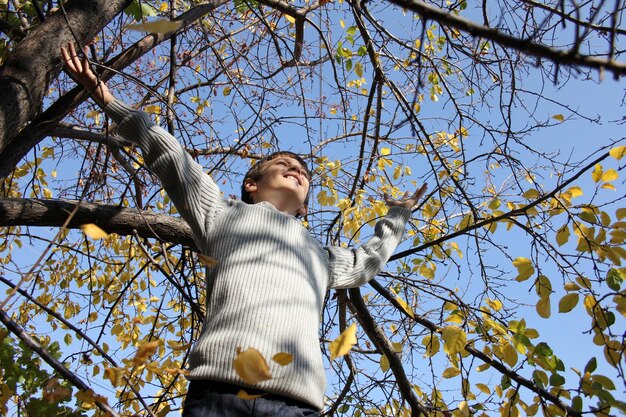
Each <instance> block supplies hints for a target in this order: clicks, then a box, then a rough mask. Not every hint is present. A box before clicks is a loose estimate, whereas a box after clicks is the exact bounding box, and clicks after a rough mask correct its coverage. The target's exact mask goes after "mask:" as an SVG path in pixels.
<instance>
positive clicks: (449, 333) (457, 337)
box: [441, 326, 467, 355]
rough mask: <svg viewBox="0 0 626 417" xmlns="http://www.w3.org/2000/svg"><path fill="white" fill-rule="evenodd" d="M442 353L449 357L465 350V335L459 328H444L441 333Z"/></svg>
mask: <svg viewBox="0 0 626 417" xmlns="http://www.w3.org/2000/svg"><path fill="white" fill-rule="evenodd" d="M441 338H442V339H443V351H444V352H446V353H447V354H449V355H453V354H455V353H459V352H461V351H462V350H463V348H465V345H466V343H467V335H466V334H465V332H464V331H463V329H461V328H460V327H456V326H446V327H444V328H443V330H442V331H441Z"/></svg>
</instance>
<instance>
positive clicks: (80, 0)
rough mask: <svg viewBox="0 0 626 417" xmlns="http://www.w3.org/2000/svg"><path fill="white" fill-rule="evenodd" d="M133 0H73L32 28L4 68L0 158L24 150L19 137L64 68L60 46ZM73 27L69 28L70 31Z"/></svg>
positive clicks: (90, 32) (84, 38)
mask: <svg viewBox="0 0 626 417" xmlns="http://www.w3.org/2000/svg"><path fill="white" fill-rule="evenodd" d="M129 3H130V0H70V1H68V2H67V3H65V6H64V8H65V11H66V13H65V14H64V13H63V11H62V10H59V11H57V12H56V13H54V14H52V15H50V16H49V17H48V18H47V19H46V20H45V21H44V22H43V23H41V24H40V25H38V26H36V27H34V28H33V29H31V30H30V31H29V32H28V34H27V36H26V37H25V38H24V39H23V40H22V41H21V42H20V43H19V44H18V45H16V46H15V48H14V50H13V52H12V54H11V55H10V56H9V58H8V59H7V61H6V62H5V64H4V65H3V66H2V69H0V160H3V159H4V158H5V156H6V153H7V152H11V153H15V152H17V151H21V152H20V153H25V152H27V151H28V149H29V148H26V149H20V144H14V143H13V140H14V138H15V136H16V135H17V134H18V133H19V132H20V131H21V129H22V128H23V127H24V126H25V125H26V124H27V123H28V122H29V121H30V120H32V119H33V118H34V117H35V116H36V115H37V114H38V113H39V111H40V110H41V104H42V102H43V97H44V94H45V92H46V89H47V88H48V85H49V84H50V82H51V81H52V80H53V79H54V78H56V77H57V75H58V74H59V72H60V71H61V68H62V65H61V56H60V50H61V46H63V45H66V44H67V43H68V42H69V41H74V38H73V35H72V31H73V33H74V34H76V36H77V37H78V41H79V42H80V43H81V44H84V43H86V42H88V41H89V40H91V39H93V37H94V36H95V35H96V34H97V33H98V32H100V31H101V30H102V28H104V27H105V26H106V25H107V24H108V23H109V22H110V21H111V20H112V19H113V18H114V17H115V16H116V15H117V14H119V13H120V12H121V11H122V10H124V8H125V7H126V6H127V5H128V4H129ZM70 29H71V30H70Z"/></svg>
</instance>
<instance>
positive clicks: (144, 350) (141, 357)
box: [133, 340, 159, 364]
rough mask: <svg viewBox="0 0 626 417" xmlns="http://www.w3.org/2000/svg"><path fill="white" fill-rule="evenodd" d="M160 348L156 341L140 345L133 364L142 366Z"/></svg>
mask: <svg viewBox="0 0 626 417" xmlns="http://www.w3.org/2000/svg"><path fill="white" fill-rule="evenodd" d="M158 348H159V342H158V341H157V340H154V341H152V342H146V343H143V344H141V345H139V348H138V349H137V353H136V354H135V358H134V359H133V362H134V363H136V364H142V363H144V362H145V361H147V360H148V358H149V357H150V356H152V355H154V354H155V353H156V351H157V349H158Z"/></svg>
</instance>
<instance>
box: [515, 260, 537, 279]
mask: <svg viewBox="0 0 626 417" xmlns="http://www.w3.org/2000/svg"><path fill="white" fill-rule="evenodd" d="M513 266H515V268H517V277H515V280H517V281H519V282H522V281H526V280H527V279H528V278H530V277H531V275H533V274H534V273H535V268H534V267H533V265H532V263H531V262H530V259H528V258H522V257H519V258H515V259H514V260H513Z"/></svg>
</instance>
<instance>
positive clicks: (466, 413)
mask: <svg viewBox="0 0 626 417" xmlns="http://www.w3.org/2000/svg"><path fill="white" fill-rule="evenodd" d="M458 415H459V417H470V416H471V411H470V409H469V406H468V405H467V401H465V400H463V401H461V402H460V403H459V413H458Z"/></svg>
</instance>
